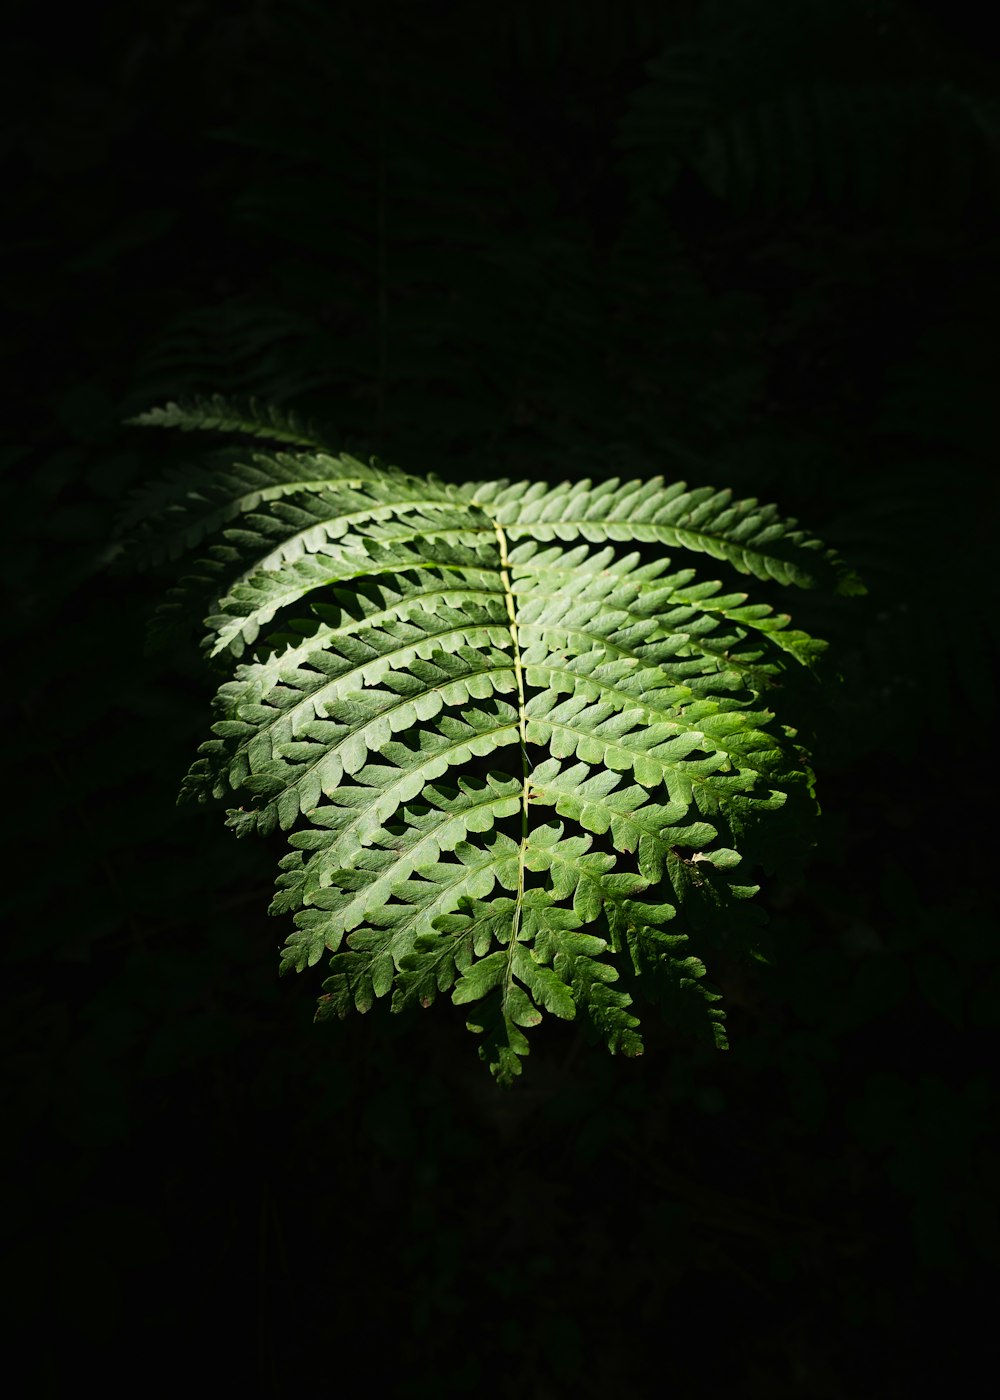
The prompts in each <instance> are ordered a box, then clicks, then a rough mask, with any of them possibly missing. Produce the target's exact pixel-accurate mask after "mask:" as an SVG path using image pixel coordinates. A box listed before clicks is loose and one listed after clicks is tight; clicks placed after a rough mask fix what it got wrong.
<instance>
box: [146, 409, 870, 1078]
mask: <svg viewBox="0 0 1000 1400" xmlns="http://www.w3.org/2000/svg"><path fill="white" fill-rule="evenodd" d="M132 421H134V422H136V423H139V424H145V425H159V426H168V427H176V428H180V429H185V430H195V429H213V430H222V431H228V432H230V433H233V434H239V435H240V436H241V437H243V438H247V437H249V438H250V439H251V442H250V445H249V446H248V447H246V448H236V449H231V450H230V449H227V450H225V451H223V452H222V453H217V454H215V455H214V456H213V457H211V458H210V459H209V460H207V461H206V462H205V463H204V464H203V465H201V466H197V467H195V468H193V469H191V470H187V471H184V472H181V473H179V474H178V475H176V476H175V477H173V478H172V479H170V480H168V481H166V482H163V483H161V484H159V485H157V486H155V487H153V488H151V489H150V490H148V491H147V492H146V493H144V494H143V495H141V496H140V497H138V498H137V499H136V500H135V501H134V502H133V504H132V506H131V507H130V509H129V511H128V513H127V516H126V519H125V522H124V525H125V532H126V534H127V535H128V536H129V539H130V543H129V551H128V552H129V553H130V555H131V557H132V558H133V559H134V560H135V561H136V562H137V563H156V562H158V561H163V560H164V559H167V558H174V557H176V556H177V555H179V554H181V553H183V552H186V551H189V550H191V549H193V548H195V547H196V546H199V545H201V544H203V543H206V542H211V541H214V542H211V543H209V544H208V547H207V550H206V554H205V558H204V559H203V560H202V561H201V563H200V565H199V566H198V567H196V569H195V571H194V572H193V573H192V574H191V575H190V576H188V577H187V578H186V579H184V580H182V581H181V584H180V587H179V589H177V590H175V592H174V595H173V596H172V598H171V599H170V601H169V603H168V606H167V614H168V615H170V613H171V610H172V612H173V613H174V614H176V611H177V609H179V608H180V609H183V608H185V607H189V606H190V603H191V600H192V599H196V600H197V599H200V600H202V601H203V602H205V603H206V604H207V606H208V608H209V616H208V617H207V619H206V626H207V628H208V634H207V638H206V645H207V650H208V651H209V653H210V655H211V656H212V657H215V658H220V659H223V660H224V661H225V662H226V663H227V664H228V663H230V662H232V661H236V662H238V664H236V666H235V672H234V674H233V676H232V679H229V680H227V681H225V683H224V684H223V685H222V686H221V688H220V690H219V692H218V696H217V698H216V702H215V705H216V711H217V714H216V721H215V723H214V724H213V726H212V729H213V734H214V736H215V737H213V738H212V739H210V740H208V741H207V742H206V743H205V744H203V745H202V748H201V750H200V756H199V757H198V759H197V761H196V762H195V764H194V766H193V767H192V769H191V771H190V773H189V775H188V777H187V779H186V780H185V783H184V787H183V791H182V796H185V797H191V798H195V799H197V800H205V799H207V798H209V797H216V798H223V797H226V796H228V795H230V794H237V795H238V797H239V800H240V805H239V806H237V807H235V808H234V809H232V810H231V811H230V812H229V816H228V824H229V825H230V826H231V827H232V828H233V829H234V830H235V831H236V833H237V834H238V835H245V834H248V833H251V832H256V833H259V834H261V835H268V834H270V833H272V832H274V831H276V830H277V829H279V828H280V829H281V830H282V831H285V832H287V833H289V835H288V840H289V842H290V845H291V846H292V848H293V849H292V851H291V853H290V854H288V855H286V856H284V858H283V859H282V860H281V862H280V865H281V874H280V876H279V878H278V886H277V893H276V896H275V899H274V902H273V905H272V911H273V912H275V913H278V914H292V915H293V916H294V931H293V932H292V933H291V934H290V935H289V937H288V939H287V941H286V943H285V946H284V950H283V953H282V959H281V966H282V970H288V969H290V968H294V969H296V970H298V971H302V970H303V969H305V968H307V967H310V966H313V965H314V964H316V963H317V962H319V960H320V959H321V958H323V957H324V956H329V957H330V973H331V975H330V976H329V978H328V979H327V980H326V981H325V983H324V984H323V986H324V992H323V996H322V997H321V999H320V1005H319V1012H318V1017H320V1018H323V1017H328V1016H344V1015H346V1014H347V1013H348V1012H349V1011H350V1010H351V1008H357V1009H358V1010H359V1011H366V1010H368V1009H369V1008H370V1007H371V1006H372V1004H373V1003H374V1001H375V999H376V998H379V997H385V996H387V995H389V993H390V992H391V993H392V1006H393V1009H395V1010H400V1009H403V1008H405V1007H408V1006H411V1005H414V1004H420V1005H422V1006H425V1007H426V1006H429V1005H430V1004H431V1003H432V1002H433V1001H434V1000H435V998H436V997H437V996H438V994H441V993H447V992H450V993H451V997H452V1001H453V1002H455V1003H457V1004H459V1005H462V1006H466V1007H467V1008H468V1012H467V1015H468V1017H469V1020H468V1024H469V1026H470V1029H472V1030H474V1031H476V1032H478V1033H480V1034H482V1035H483V1037H484V1040H483V1043H482V1048H481V1050H480V1054H481V1056H482V1057H483V1058H484V1059H485V1060H486V1061H487V1062H488V1063H489V1065H490V1068H491V1070H492V1071H493V1073H494V1074H495V1075H496V1077H497V1079H498V1080H499V1081H500V1082H501V1083H509V1082H510V1081H511V1080H512V1079H513V1078H514V1077H515V1076H516V1075H517V1074H518V1073H519V1072H520V1058H521V1057H522V1056H523V1055H525V1054H526V1053H527V1049H528V1042H527V1039H526V1037H525V1034H524V1032H525V1030H526V1029H527V1028H529V1027H531V1026H534V1025H536V1024H537V1023H538V1022H539V1021H540V1020H541V1018H542V1012H543V1011H547V1012H549V1013H551V1014H552V1015H554V1016H556V1017H559V1018H562V1019H566V1020H570V1019H574V1018H576V1017H580V1018H581V1019H582V1020H583V1022H584V1024H585V1026H586V1028H587V1031H588V1033H589V1035H590V1036H591V1037H592V1038H595V1039H598V1038H599V1039H601V1040H603V1041H604V1042H605V1043H606V1044H607V1045H608V1047H609V1048H610V1050H611V1051H612V1052H615V1051H620V1052H622V1053H623V1054H626V1055H636V1054H639V1053H641V1050H642V1040H641V1038H640V1033H639V1021H638V1018H637V1016H636V1014H635V1001H636V994H637V993H640V992H642V993H645V994H646V995H647V997H648V999H649V1000H651V1001H652V1002H653V1003H655V1004H658V1005H659V1006H661V1007H662V1008H664V1009H665V1010H666V1011H667V1013H668V1014H669V1015H670V1016H671V1018H672V1019H673V1020H675V1021H676V1023H677V1024H679V1025H682V1026H685V1027H690V1028H693V1029H695V1030H700V1031H701V1032H702V1033H706V1034H708V1035H709V1036H710V1037H712V1038H713V1039H714V1041H715V1043H716V1044H719V1045H724V1044H725V1037H724V1031H723V1016H724V1013H723V1012H722V1011H721V1010H720V1009H719V1007H718V1005H717V1003H718V1001H719V999H720V998H719V994H718V993H717V992H715V991H713V990H712V989H711V988H710V987H709V986H708V985H707V984H706V982H705V980H704V973H705V965H704V962H703V960H702V953H703V952H706V951H709V950H710V949H711V948H712V947H720V946H721V947H725V948H729V949H737V950H739V949H743V950H745V949H747V948H750V949H751V950H752V949H753V947H754V946H755V941H756V938H757V933H756V927H757V926H756V923H755V922H754V920H753V918H752V917H748V913H747V911H748V909H749V908H750V907H751V906H747V905H746V900H747V899H748V898H749V897H750V896H752V895H753V894H754V893H755V891H756V889H757V886H755V885H754V884H752V883H750V871H751V870H752V868H753V867H754V866H755V865H757V864H761V863H763V864H765V865H767V864H768V863H769V862H771V861H772V860H773V858H774V855H775V851H776V849H778V848H780V847H782V846H790V845H791V846H794V845H795V844H796V841H798V844H799V845H801V843H802V836H801V816H802V814H803V813H804V812H806V811H808V810H811V809H812V808H814V805H815V804H814V800H813V797H812V775H811V773H810V770H809V768H808V761H807V756H806V753H805V750H804V749H803V747H802V746H801V745H800V744H798V743H797V742H796V732H795V730H794V729H793V728H791V727H790V726H788V725H783V724H779V723H777V722H776V720H775V715H774V713H773V711H772V709H771V707H770V706H771V701H772V699H776V698H777V697H778V696H779V694H780V691H781V686H782V683H783V681H784V679H785V678H786V673H787V672H788V670H789V668H794V667H796V666H798V665H800V664H801V665H802V666H804V667H806V668H811V667H812V666H813V665H814V664H815V662H816V661H817V658H818V656H819V654H820V652H821V650H822V648H823V644H822V643H820V642H817V641H816V640H814V639H812V638H810V637H809V636H807V635H806V634H805V633H804V632H801V631H796V630H793V629H792V628H791V627H789V625H788V623H789V620H790V619H789V618H788V616H787V615H785V614H781V613H778V612H776V611H775V610H774V609H773V608H772V607H771V606H770V605H769V604H767V603H764V602H749V601H748V600H747V595H746V594H745V593H742V592H729V591H724V589H723V585H722V584H721V583H720V582H719V581H717V580H714V579H711V578H701V577H700V576H699V574H698V573H697V571H696V570H695V569H694V568H692V567H688V566H687V564H686V562H685V564H684V566H682V567H679V566H678V565H677V564H675V563H674V562H673V560H672V558H670V557H667V556H665V555H662V554H660V553H659V549H660V548H662V547H666V548H668V549H670V550H672V551H677V552H679V553H681V554H683V555H687V554H707V555H709V556H711V557H712V558H713V559H714V560H716V561H720V562H721V563H723V565H725V566H731V567H732V568H733V569H735V570H737V571H739V572H740V573H743V574H748V575H752V576H753V577H755V578H757V579H761V580H772V581H777V582H778V583H780V584H795V585H800V586H802V587H807V588H809V587H816V586H823V585H826V586H831V587H834V588H836V589H837V590H838V591H840V592H851V591H855V590H856V589H857V588H858V587H859V585H858V584H857V582H856V580H855V579H854V578H853V576H852V575H851V574H850V573H849V572H848V571H847V570H846V569H845V568H844V567H843V565H842V564H841V563H840V561H839V560H838V559H837V558H836V556H835V555H834V554H833V552H832V551H830V550H826V549H824V548H823V547H822V545H821V544H820V543H819V541H817V540H816V539H814V538H813V537H811V536H810V535H808V534H807V533H805V532H804V531H803V530H801V529H798V528H797V527H796V525H795V522H794V521H788V520H783V519H782V518H781V517H780V516H779V515H778V513H777V511H776V509H775V508H774V507H773V506H761V505H759V504H758V503H757V502H756V501H755V500H743V501H734V500H733V499H732V497H731V493H729V492H727V491H716V490H714V489H713V488H711V487H707V486H706V487H700V488H698V489H696V490H690V491H689V490H687V489H686V487H685V485H684V484H683V483H675V484H672V485H666V484H665V483H664V482H663V480H662V479H661V478H653V479H652V480H649V481H627V482H621V481H619V480H617V479H614V480H609V481H605V482H602V483H600V484H598V485H592V484H591V483H590V482H587V481H582V482H574V483H569V482H567V483H563V484H562V485H558V486H555V487H549V486H547V485H546V484H545V483H543V482H536V483H533V484H532V483H526V482H521V483H515V484H510V483H507V482H471V483H468V484H462V485H454V484H450V483H447V482H445V481H443V480H440V479H438V478H436V477H434V476H429V477H423V478H421V477H415V476H410V475H408V474H406V473H405V472H403V471H400V470H398V469H397V468H395V467H388V466H385V465H384V464H382V463H381V462H379V461H378V460H376V459H373V460H372V461H371V462H370V463H368V464H367V465H366V464H364V463H362V462H360V461H358V460H355V459H354V458H353V457H350V456H344V455H334V454H333V453H332V452H331V451H327V450H326V449H325V448H324V446H323V443H322V440H321V438H320V436H319V435H317V434H316V433H315V432H314V430H312V429H310V428H309V427H308V426H306V425H303V424H301V423H300V422H299V421H298V420H297V419H295V418H293V417H287V416H285V415H283V414H281V413H280V412H279V411H278V410H275V409H269V410H267V411H265V412H259V411H257V410H256V409H255V408H254V407H253V406H252V405H251V406H250V407H249V408H241V407H240V406H239V405H236V404H232V403H229V402H228V401H226V400H223V399H219V398H216V399H213V400H195V401H192V402H190V403H185V404H180V405H178V404H170V405H168V406H167V407H166V408H165V409H156V410H153V411H151V412H148V413H145V414H143V415H141V416H140V417H139V418H137V419H134V420H132ZM253 439H257V440H259V441H258V442H257V443H255V442H254V441H253ZM265 443H268V444H275V445H274V446H271V447H265V446H264V445H263V444H265ZM283 447H292V448H294V449H295V450H294V451H287V450H282V448H283ZM616 546H629V547H630V548H629V552H623V551H622V550H620V549H618V548H616ZM634 546H638V548H635V547H634ZM783 813H784V814H785V816H786V818H789V817H790V820H788V819H786V820H785V821H782V820H781V816H782V814H783Z"/></svg>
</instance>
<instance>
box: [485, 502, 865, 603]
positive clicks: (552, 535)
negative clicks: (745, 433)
mask: <svg viewBox="0 0 1000 1400" xmlns="http://www.w3.org/2000/svg"><path fill="white" fill-rule="evenodd" d="M467 494H468V495H469V496H470V498H471V499H472V500H474V502H475V503H476V504H477V505H478V506H479V507H480V508H481V509H483V510H489V512H490V513H491V514H492V515H493V517H494V518H495V519H496V520H497V522H498V523H499V524H500V525H501V526H502V527H503V529H504V530H505V532H506V533H507V534H508V535H509V537H510V538H511V539H513V540H516V539H519V538H521V537H523V536H525V535H527V536H530V537H531V538H533V539H537V540H553V539H558V540H572V539H577V538H580V537H582V538H583V539H585V540H588V541H590V542H591V543H600V542H602V541H604V540H617V541H630V540H642V541H647V542H649V543H654V544H663V545H669V546H672V547H675V548H677V547H680V548H683V549H690V550H694V551H695V552H697V553H704V554H710V555H712V556H713V558H716V559H724V560H726V561H727V562H728V563H729V564H731V565H732V566H733V567H734V568H735V569H737V570H738V571H739V572H740V573H743V574H752V575H753V576H754V577H756V578H760V579H775V580H777V581H778V582H779V583H785V584H795V585H797V586H798V587H800V588H817V587H821V586H823V585H828V584H830V583H835V584H836V586H837V591H838V592H841V593H851V592H855V591H857V588H858V580H857V579H856V578H855V577H854V575H853V574H852V573H851V572H850V571H849V570H848V569H846V568H845V567H844V566H843V565H842V564H840V561H839V560H838V559H837V556H836V553H835V551H833V550H830V549H825V548H824V547H823V545H822V544H821V542H820V541H819V540H818V539H816V538H815V537H814V536H812V535H810V534H808V532H807V531H805V530H800V529H797V528H796V522H795V521H794V520H783V519H782V518H781V517H780V515H779V514H778V510H777V507H775V506H773V505H767V506H762V505H760V503H759V502H758V501H757V500H756V499H755V498H750V499H747V500H742V501H734V500H733V493H732V492H731V491H729V490H723V491H716V490H715V489H714V488H713V487H710V486H702V487H698V488H696V489H695V490H692V491H689V490H688V489H687V486H686V484H685V483H684V482H675V483H674V484H673V485H670V486H668V485H666V483H665V482H664V480H663V478H662V477H653V478H651V479H650V480H649V481H625V482H622V481H620V480H619V479H618V478H617V477H612V478H611V479H610V480H609V481H604V482H601V483H600V484H599V485H597V486H594V485H593V484H592V483H591V482H590V481H581V482H572V483H571V482H565V483H564V484H563V485H561V486H556V487H553V488H549V487H546V486H545V485H543V484H542V483H540V482H536V483H534V484H532V483H530V482H516V483H514V484H511V483H509V482H484V483H481V484H477V485H476V486H473V487H469V488H468V492H467Z"/></svg>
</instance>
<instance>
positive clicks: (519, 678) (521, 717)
mask: <svg viewBox="0 0 1000 1400" xmlns="http://www.w3.org/2000/svg"><path fill="white" fill-rule="evenodd" d="M495 528H496V536H497V544H498V545H499V546H500V582H501V583H502V584H503V593H504V601H505V602H506V605H507V622H508V626H509V628H510V642H511V648H512V650H513V654H514V680H515V682H516V683H517V714H518V733H519V735H520V748H521V850H520V857H519V859H518V865H517V898H516V901H515V904H514V920H513V925H512V928H511V935H510V950H509V951H510V956H511V957H513V955H514V948H515V946H516V944H517V935H518V933H519V932H520V928H521V905H522V903H523V902H524V859H525V855H526V854H527V850H528V782H529V771H530V764H529V762H528V735H527V716H526V714H525V699H524V667H523V666H522V665H521V644H520V642H519V640H518V635H517V609H516V608H515V606H514V590H513V588H512V587H511V582H510V560H509V559H508V557H507V536H506V535H505V534H504V530H503V526H502V525H499V524H497V525H496V526H495ZM508 980H509V974H508Z"/></svg>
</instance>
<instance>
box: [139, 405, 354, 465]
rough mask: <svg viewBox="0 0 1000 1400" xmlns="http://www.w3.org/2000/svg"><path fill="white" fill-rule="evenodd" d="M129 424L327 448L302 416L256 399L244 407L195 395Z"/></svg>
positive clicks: (149, 413)
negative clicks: (236, 435)
mask: <svg viewBox="0 0 1000 1400" xmlns="http://www.w3.org/2000/svg"><path fill="white" fill-rule="evenodd" d="M125 421H126V423H128V424H130V425H131V426H134V427H140V428H179V429H180V430H181V432H184V433H194V432H209V433H225V434H227V435H229V436H233V435H235V434H237V433H239V434H242V435H243V436H245V437H254V438H263V439H265V440H266V441H267V442H280V443H287V444H288V445H289V446H290V447H298V448H310V447H312V448H316V449H317V450H318V451H322V450H323V448H324V447H325V446H326V445H327V444H326V441H325V437H324V434H323V433H322V431H321V430H320V429H319V428H318V427H317V426H316V425H315V424H313V423H309V422H306V421H305V420H304V419H303V418H301V417H300V416H299V414H297V413H294V412H286V411H285V410H284V409H281V408H279V407H278V406H277V405H276V404H270V403H268V404H260V403H258V402H257V400H256V399H253V398H251V399H248V400H246V401H245V402H243V403H241V402H239V401H238V400H237V399H230V398H226V397H224V396H223V395H222V394H212V395H211V396H210V397H202V396H199V395H194V396H192V397H191V398H188V399H181V400H180V402H178V403H168V404H165V405H164V406H163V407H162V408H150V409H147V410H146V412H145V413H138V414H136V415H135V416H134V417H133V418H127V419H126V420H125Z"/></svg>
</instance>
